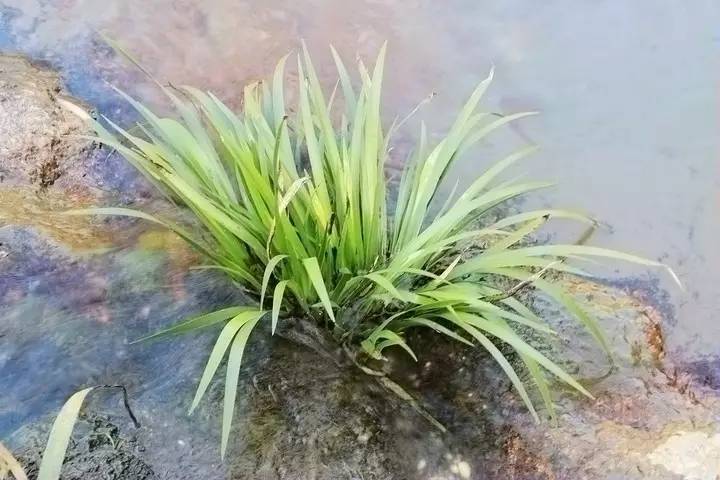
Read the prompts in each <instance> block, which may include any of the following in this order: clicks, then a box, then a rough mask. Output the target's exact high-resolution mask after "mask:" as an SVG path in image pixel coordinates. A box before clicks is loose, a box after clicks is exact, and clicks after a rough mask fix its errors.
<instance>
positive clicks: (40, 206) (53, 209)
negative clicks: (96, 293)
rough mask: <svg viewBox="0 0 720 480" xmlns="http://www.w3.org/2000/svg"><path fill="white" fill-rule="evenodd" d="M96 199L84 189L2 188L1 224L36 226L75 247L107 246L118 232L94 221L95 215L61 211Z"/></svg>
mask: <svg viewBox="0 0 720 480" xmlns="http://www.w3.org/2000/svg"><path fill="white" fill-rule="evenodd" d="M94 199H95V197H94V196H93V195H92V194H90V193H89V192H88V191H83V190H81V189H67V190H55V189H48V190H46V191H44V192H42V193H38V192H37V191H36V190H35V188H33V187H31V186H27V185H26V186H13V187H4V188H0V225H2V226H4V225H17V226H25V227H33V228H37V229H39V230H41V231H42V232H43V233H45V234H47V235H48V236H50V237H51V238H53V239H54V240H55V241H57V242H58V243H61V244H63V245H65V246H67V247H69V248H71V249H73V250H93V249H101V248H107V247H110V246H112V245H113V244H115V243H116V242H115V241H114V240H113V238H114V236H115V234H116V232H112V231H111V230H110V229H109V228H107V227H103V226H98V225H96V224H94V223H93V219H92V217H89V216H74V215H63V214H62V213H63V212H65V211H67V210H70V209H73V208H82V207H86V206H89V205H92V204H93V201H94Z"/></svg>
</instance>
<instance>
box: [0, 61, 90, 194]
mask: <svg viewBox="0 0 720 480" xmlns="http://www.w3.org/2000/svg"><path fill="white" fill-rule="evenodd" d="M71 101H72V102H77V103H78V104H80V105H82V104H81V103H80V102H78V101H77V100H71V99H70V97H68V96H67V95H65V94H64V92H63V88H62V84H61V83H60V79H59V77H58V74H57V73H55V72H53V71H52V70H49V69H45V68H41V67H39V66H36V65H33V64H31V63H30V62H29V61H28V60H27V58H25V57H22V56H15V55H0V105H1V106H2V108H0V138H2V144H0V176H1V177H2V178H3V180H4V181H10V182H12V181H19V182H22V183H28V182H29V183H32V184H34V185H37V186H38V187H39V188H41V189H45V188H47V187H49V186H52V185H54V184H55V183H56V182H59V183H60V184H61V185H66V186H67V185H73V184H82V183H85V182H84V181H83V177H84V176H85V175H86V173H87V168H88V162H89V160H88V159H89V155H88V153H89V151H90V150H92V148H93V146H92V142H91V141H89V140H87V139H83V138H80V136H82V135H88V134H89V133H90V132H89V130H88V127H87V126H86V125H85V124H84V123H83V122H82V121H81V120H80V119H78V118H77V117H76V116H75V115H73V114H72V113H71V112H70V110H69V109H68V107H67V106H64V105H68V104H69V103H70V102H71ZM66 102H67V103H66ZM70 108H72V107H70ZM80 108H82V107H80Z"/></svg>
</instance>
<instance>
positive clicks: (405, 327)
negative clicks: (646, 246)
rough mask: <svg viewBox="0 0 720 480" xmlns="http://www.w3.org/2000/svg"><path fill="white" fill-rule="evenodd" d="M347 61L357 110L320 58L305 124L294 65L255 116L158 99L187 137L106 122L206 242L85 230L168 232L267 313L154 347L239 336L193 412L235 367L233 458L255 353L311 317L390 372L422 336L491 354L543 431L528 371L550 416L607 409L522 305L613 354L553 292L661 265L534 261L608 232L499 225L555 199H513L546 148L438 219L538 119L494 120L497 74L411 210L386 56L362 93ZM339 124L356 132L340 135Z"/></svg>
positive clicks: (447, 142) (546, 213) (163, 123)
mask: <svg viewBox="0 0 720 480" xmlns="http://www.w3.org/2000/svg"><path fill="white" fill-rule="evenodd" d="M332 55H333V57H334V60H335V64H336V67H337V72H338V77H339V80H338V85H339V87H340V88H339V92H342V93H338V92H337V91H338V88H337V85H336V89H335V90H334V91H333V92H332V94H331V95H330V97H329V98H328V97H326V94H325V93H324V92H323V89H322V88H321V85H320V81H319V79H318V76H317V73H316V71H315V69H314V67H313V64H312V61H311V59H310V55H309V54H308V51H307V49H306V48H305V47H304V46H303V51H302V53H301V54H300V55H298V59H297V68H298V73H299V77H300V79H301V81H300V85H299V92H298V101H297V108H295V109H293V110H290V109H289V108H288V106H287V105H286V100H285V96H286V89H285V86H284V79H285V73H284V69H285V63H286V59H287V57H285V58H283V59H282V60H280V62H279V63H278V65H277V68H276V69H275V72H274V75H273V77H272V80H271V81H269V82H258V83H255V84H251V85H248V86H246V87H245V89H244V92H243V98H242V100H243V105H242V110H241V112H239V113H235V112H233V111H232V110H231V109H230V108H228V107H227V106H226V105H225V104H224V103H223V102H222V101H220V100H219V99H218V98H217V97H216V96H214V95H213V94H212V93H208V92H204V91H200V90H198V89H196V88H192V87H179V88H175V87H171V86H165V85H162V84H160V83H159V82H158V86H159V87H160V88H161V89H162V90H163V91H164V92H165V94H166V95H167V96H168V98H169V99H170V100H171V102H172V104H173V105H174V107H175V108H176V111H177V113H178V115H179V118H178V119H175V118H168V117H161V116H158V115H156V114H155V113H153V112H152V111H150V110H149V109H148V108H146V107H145V106H143V105H142V104H141V103H139V102H137V101H136V100H134V99H133V98H131V97H130V96H128V95H126V94H124V93H122V92H120V93H121V94H122V95H123V96H124V98H125V99H127V101H128V102H129V103H130V104H132V106H133V107H134V108H135V109H136V110H137V111H138V113H139V114H140V116H141V117H142V122H140V123H138V125H137V129H133V130H132V131H130V130H126V129H124V128H121V127H120V126H118V125H116V124H114V123H113V122H112V121H111V120H109V119H105V121H107V124H106V125H108V126H109V128H108V127H106V126H104V124H103V123H102V122H100V121H97V122H94V126H95V129H96V132H97V135H98V141H99V142H102V143H104V144H106V145H108V146H110V147H112V148H114V149H116V150H117V151H118V152H119V153H120V154H122V155H123V156H124V157H125V158H126V159H127V160H128V161H129V162H130V163H132V164H133V165H134V166H135V167H136V168H137V169H138V170H139V171H140V172H142V174H143V175H144V176H145V177H146V178H147V179H148V181H150V182H151V183H152V184H153V185H155V186H156V187H157V188H158V189H159V190H160V191H161V192H163V193H164V194H165V195H166V196H167V197H168V198H169V199H171V200H172V201H174V202H177V203H178V204H181V205H184V206H185V207H186V208H188V209H189V210H190V211H191V212H192V213H193V214H194V216H195V218H196V220H197V221H198V223H199V224H200V225H201V226H202V228H197V229H193V230H192V231H191V230H188V229H187V228H184V227H182V226H180V225H178V224H176V223H173V222H170V221H169V220H166V219H160V218H156V217H154V216H151V215H149V214H147V213H144V212H141V211H137V210H132V209H126V208H95V209H90V210H82V211H75V212H74V213H76V214H88V213H92V214H99V215H121V216H129V217H137V218H142V219H145V220H148V221H152V222H155V223H158V224H161V225H163V226H165V227H167V228H169V229H170V230H172V231H173V232H175V233H176V234H177V235H179V236H180V237H182V238H183V239H185V240H186V241H187V242H188V243H189V244H190V245H192V247H194V248H195V249H196V250H198V251H199V252H201V253H202V254H203V256H204V257H205V259H206V260H207V268H212V269H217V270H220V271H222V272H224V273H225V274H227V275H228V276H229V277H230V278H231V279H232V281H233V282H234V283H235V284H236V285H237V286H238V288H240V289H242V290H243V292H244V293H245V294H246V296H247V298H248V302H252V305H229V306H226V307H224V308H221V309H219V310H217V311H214V312H210V313H207V314H204V315H201V316H199V317H195V318H192V319H189V320H186V321H184V322H182V323H180V324H177V325H175V326H173V327H170V328H168V329H166V330H163V331H161V332H158V333H155V334H153V335H150V336H149V337H146V338H157V337H160V336H165V335H172V334H179V333H186V332H190V331H193V330H196V329H200V328H204V327H208V326H210V325H215V324H218V323H224V327H223V328H222V331H221V333H220V334H219V336H218V338H217V341H216V343H215V345H214V347H213V348H212V351H211V352H210V356H209V359H208V361H207V365H206V367H205V370H204V372H203V374H202V377H201V379H200V382H199V385H198V388H197V392H196V394H195V397H194V399H193V401H192V405H191V407H190V411H191V412H192V411H193V410H194V409H195V408H196V407H197V406H198V403H199V402H200V401H201V399H202V398H203V396H204V394H205V393H206V391H207V389H208V386H209V384H210V382H211V380H212V379H213V377H214V376H215V374H216V371H217V369H218V367H219V366H220V365H221V364H222V363H223V361H224V359H225V357H226V356H227V374H226V375H227V376H226V379H225V394H224V412H223V420H222V442H221V452H222V454H223V455H224V453H225V450H226V447H227V443H228V438H229V433H230V427H231V420H232V418H233V412H234V404H235V398H236V391H237V384H238V377H239V371H240V366H241V362H242V357H243V352H244V350H245V348H246V345H247V343H248V341H249V339H250V336H251V335H252V334H253V332H254V331H255V330H256V328H257V327H258V325H261V324H262V323H269V324H270V331H271V332H272V333H273V334H274V333H275V331H276V329H277V328H278V327H279V326H282V324H283V323H284V322H287V323H288V325H289V327H288V328H292V324H291V319H293V318H298V317H302V318H305V319H307V320H309V321H311V322H312V323H313V324H314V325H316V326H317V327H318V328H320V329H323V330H325V331H327V332H329V334H330V335H331V336H332V338H333V339H334V341H336V342H337V344H338V345H342V346H344V347H345V351H347V352H349V355H351V356H352V357H353V360H358V359H359V358H356V357H360V354H362V355H365V356H366V357H369V358H372V359H382V358H383V354H384V352H385V351H386V350H387V349H390V348H399V349H402V350H404V351H405V352H406V353H407V355H410V356H411V357H412V358H413V359H417V355H416V353H415V352H414V351H413V350H412V348H411V347H410V345H408V343H407V342H406V335H407V332H408V331H410V330H411V329H425V330H426V331H427V332H430V333H432V334H437V335H443V336H446V337H448V338H450V339H453V340H455V341H457V342H461V343H463V344H466V345H468V346H479V347H481V348H483V349H485V350H486V351H487V352H488V353H489V354H490V355H491V356H492V357H493V358H494V359H495V360H496V361H497V363H498V364H499V366H500V368H501V369H502V370H503V371H504V373H505V374H506V375H507V376H508V377H509V379H510V381H511V382H512V384H513V386H514V387H515V389H516V390H517V393H518V394H519V396H520V397H521V398H522V400H523V402H524V403H525V404H526V405H527V408H528V409H529V411H530V413H531V414H532V415H533V416H534V417H535V418H536V419H538V415H537V413H536V410H535V408H534V406H533V403H532V401H531V399H530V395H529V394H528V391H527V389H526V386H525V385H524V383H523V381H522V380H521V377H520V374H519V373H518V372H517V370H516V369H517V368H519V367H523V366H524V368H525V369H526V370H527V373H528V374H529V376H528V378H530V379H531V380H532V382H533V383H534V384H535V386H536V387H537V389H538V391H539V393H540V397H541V398H542V400H543V403H544V405H545V406H546V409H547V410H548V413H549V414H550V415H553V403H552V397H551V393H550V387H549V385H550V384H549V382H550V378H549V376H548V374H549V375H552V376H554V377H556V378H557V379H559V380H561V381H562V382H565V383H566V384H568V385H570V386H571V387H573V388H574V389H576V390H577V391H579V392H581V393H582V394H584V395H587V396H591V395H590V393H589V392H588V391H587V390H586V389H585V388H584V387H583V386H582V385H581V384H580V383H578V382H577V381H576V380H575V379H574V378H573V377H572V376H571V375H569V374H568V373H567V372H565V371H564V370H563V369H562V368H561V367H559V366H558V365H557V364H556V363H555V362H553V361H552V360H550V359H549V358H547V357H546V356H545V355H544V354H542V353H540V351H538V350H537V349H536V348H534V347H533V346H531V345H530V344H529V343H528V341H527V340H526V339H524V338H523V336H522V335H521V333H520V331H519V327H521V328H523V329H532V330H534V331H536V332H538V333H539V334H542V335H553V334H554V332H553V330H552V329H551V327H550V326H549V325H548V324H547V323H546V322H544V321H543V319H541V318H539V317H538V316H537V315H536V314H535V313H534V312H533V311H532V310H531V308H530V307H529V306H528V305H526V304H525V303H524V302H523V301H522V300H521V297H519V295H518V293H519V292H520V291H521V290H523V289H525V288H527V287H531V288H535V289H537V290H539V291H541V292H543V293H544V294H546V295H547V296H549V297H550V298H552V299H553V300H554V301H556V302H557V303H559V304H560V305H561V306H563V307H564V308H565V309H566V310H567V311H568V312H569V313H570V314H572V315H573V316H574V317H575V318H576V319H577V320H578V321H579V322H580V323H581V324H582V325H583V326H584V327H585V328H587V330H588V331H589V332H590V334H591V335H592V336H593V337H594V339H595V340H596V341H597V342H598V343H599V345H600V346H601V347H602V348H604V349H605V350H606V351H608V352H609V346H608V344H607V341H606V339H605V337H604V335H603V332H602V330H601V328H600V327H599V326H598V324H597V322H596V321H595V320H594V319H593V318H592V316H591V315H590V314H589V313H588V312H586V311H585V309H584V308H583V307H582V306H581V305H580V304H578V303H577V302H576V300H575V299H574V298H573V297H572V296H571V295H570V294H569V293H568V292H566V291H564V290H563V288H562V286H561V285H560V284H558V283H557V282H554V281H553V280H552V279H551V278H549V277H546V275H545V274H546V273H548V272H560V273H563V274H569V275H588V274H587V272H586V271H585V270H583V268H582V265H581V264H582V262H584V261H587V260H588V259H593V258H605V259H615V260H624V261H629V262H634V263H638V264H642V265H647V266H662V265H661V264H659V263H658V262H655V261H651V260H646V259H643V258H641V257H637V256H634V255H630V254H626V253H622V252H617V251H613V250H608V249H604V248H599V247H594V246H587V245H581V244H548V245H536V244H530V243H528V241H527V239H528V238H529V237H531V236H532V235H533V233H534V232H535V231H536V230H538V229H539V228H540V227H541V226H542V225H544V224H545V223H546V222H547V221H548V220H549V219H551V218H568V219H572V220H577V221H580V222H585V223H587V224H589V225H593V223H594V221H593V220H592V219H590V218H588V217H586V216H584V215H581V214H578V213H576V212H573V211H568V210H558V209H543V210H533V211H528V212H523V213H514V214H510V215H507V216H505V217H502V218H500V219H497V220H494V221H487V220H485V219H486V218H488V213H489V212H495V211H497V209H496V207H498V206H499V205H501V204H503V203H505V202H508V201H509V200H511V199H515V198H517V197H520V196H523V195H526V194H528V193H530V192H533V191H536V190H538V189H541V188H544V187H548V186H549V185H550V184H548V183H545V182H535V181H528V182H524V181H523V182H507V181H498V176H499V175H500V174H501V173H502V172H503V171H504V170H505V169H506V168H507V167H509V166H510V165H512V164H514V163H515V162H517V161H519V160H521V159H523V158H525V157H527V156H528V155H530V154H531V153H533V152H534V151H535V150H536V148H535V147H533V146H531V147H523V148H521V149H519V150H517V151H515V152H512V153H510V154H509V155H507V156H506V157H505V158H503V159H502V160H500V161H499V162H497V163H496V164H495V165H493V166H491V167H490V168H488V169H487V170H486V171H485V172H484V173H482V174H481V175H479V176H478V177H477V178H476V179H474V181H472V183H471V184H470V186H469V187H467V188H466V189H465V191H464V192H462V193H460V194H457V195H456V194H454V192H453V194H451V195H450V196H449V198H447V200H446V201H444V203H443V204H442V205H437V201H438V199H437V197H438V191H439V187H440V184H441V182H442V181H443V179H444V178H445V177H446V175H447V173H448V172H449V171H450V169H451V167H452V165H453V163H454V162H455V161H456V160H457V159H458V158H459V157H460V156H461V155H462V154H463V153H464V152H466V151H467V150H468V149H470V148H471V147H473V146H474V145H476V144H477V143H478V142H480V141H482V140H483V139H485V138H486V137H487V136H488V135H489V134H491V133H492V132H494V131H495V130H497V129H499V128H500V127H502V126H504V125H506V124H508V123H510V122H512V121H514V120H518V119H521V118H524V117H527V116H529V115H532V114H533V112H526V113H516V114H509V115H498V114H493V113H490V112H484V111H481V110H479V103H480V100H481V98H482V97H483V94H484V93H485V91H486V89H487V88H488V86H489V85H490V83H491V80H492V77H493V74H492V72H491V73H490V75H489V76H488V77H487V78H486V79H485V80H483V81H482V82H481V83H480V84H479V85H478V86H477V88H476V89H475V90H474V91H473V92H472V94H471V95H470V97H469V99H468V100H467V102H466V103H465V105H464V106H463V107H462V109H461V110H460V112H459V114H458V115H457V118H456V120H455V121H454V123H453V124H452V126H451V127H450V129H449V131H448V132H447V133H446V134H445V135H444V137H443V138H442V139H441V140H440V141H438V142H436V143H433V144H431V143H430V141H429V140H428V134H427V131H426V128H425V125H424V124H422V127H421V130H420V134H419V142H418V144H417V146H416V148H415V149H414V151H413V152H412V154H411V155H410V156H409V158H408V159H407V162H406V165H405V168H404V171H403V174H402V176H401V178H400V181H399V185H398V186H397V195H396V199H395V196H394V192H395V190H394V187H392V186H391V184H392V182H391V181H390V180H389V179H388V178H387V175H386V172H385V162H386V160H387V158H388V151H389V147H390V143H391V140H392V137H393V133H394V132H395V131H396V130H397V128H398V125H399V123H402V122H399V123H398V122H396V123H394V124H393V125H392V126H391V127H390V128H389V129H386V128H385V127H384V126H383V122H382V119H383V116H382V114H381V93H382V79H383V69H384V63H385V47H384V46H383V47H382V49H381V50H380V52H379V55H378V58H377V61H376V62H375V65H374V67H373V69H372V71H370V70H369V69H367V68H366V67H365V66H364V64H363V63H362V62H358V72H359V80H356V81H355V82H354V81H353V80H352V79H351V77H350V75H349V73H348V71H347V69H346V67H345V65H344V64H343V62H342V60H341V59H340V57H339V56H338V54H337V52H336V51H335V50H334V49H332ZM118 91H119V90H118ZM336 93H337V94H336ZM340 96H342V102H341V103H342V105H340V100H339V98H340ZM336 117H339V121H333V119H334V118H336ZM391 191H392V192H393V194H391ZM391 199H395V201H394V202H392V200H391ZM392 203H394V205H392V208H391V204H392ZM508 285H510V286H508ZM500 344H506V345H507V346H509V347H511V348H512V349H513V350H514V351H515V352H516V353H517V357H518V362H511V361H510V360H509V359H508V358H507V357H506V355H505V354H504V353H503V350H501V348H500ZM505 351H507V350H505ZM420 353H421V352H420Z"/></svg>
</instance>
